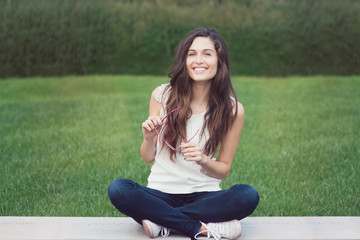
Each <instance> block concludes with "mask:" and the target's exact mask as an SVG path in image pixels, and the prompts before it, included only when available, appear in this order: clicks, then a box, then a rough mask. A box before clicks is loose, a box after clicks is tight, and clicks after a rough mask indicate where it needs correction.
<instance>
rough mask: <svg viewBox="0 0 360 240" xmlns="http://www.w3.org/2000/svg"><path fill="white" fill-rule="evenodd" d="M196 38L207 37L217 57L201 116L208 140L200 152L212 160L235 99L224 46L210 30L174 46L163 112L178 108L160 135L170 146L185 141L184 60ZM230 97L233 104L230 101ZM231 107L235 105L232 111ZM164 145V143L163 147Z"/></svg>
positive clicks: (188, 93) (187, 89) (187, 97)
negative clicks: (215, 68) (174, 51)
mask: <svg viewBox="0 0 360 240" xmlns="http://www.w3.org/2000/svg"><path fill="white" fill-rule="evenodd" d="M197 37H208V38H210V39H211V40H212V42H213V43H214V46H215V49H216V52H217V56H218V67H217V73H216V75H215V77H214V78H213V79H212V80H211V87H210V94H209V102H208V110H207V111H206V113H205V116H204V125H203V127H202V131H201V134H203V133H204V130H205V129H206V128H207V129H208V131H209V139H208V140H207V142H206V144H205V146H204V148H203V152H204V154H206V155H208V156H211V157H213V156H214V155H215V153H216V151H217V149H218V148H219V146H220V145H221V143H222V141H223V139H224V137H225V135H226V133H227V132H228V130H229V129H230V127H231V125H232V123H233V122H234V120H235V117H236V115H237V97H236V93H235V90H234V88H233V86H232V84H231V80H230V67H229V54H228V50H227V46H226V43H225V42H224V40H223V39H222V37H221V36H220V35H219V34H218V33H217V32H216V31H215V30H214V29H211V28H198V29H195V30H192V31H191V32H189V33H188V34H187V35H186V36H185V38H184V39H183V40H182V41H181V42H180V44H179V45H178V47H177V51H176V55H175V60H174V63H173V65H172V67H171V70H170V73H169V75H168V76H169V77H170V78H171V81H170V85H169V86H168V88H169V89H168V90H169V98H168V101H167V104H166V112H170V111H171V110H172V109H175V108H178V107H179V108H180V109H179V110H178V111H175V112H174V113H173V114H171V115H170V116H169V117H168V119H167V122H166V124H165V126H164V129H163V135H164V137H165V139H167V141H168V142H169V143H170V144H171V145H173V146H177V145H179V144H180V142H181V140H182V141H186V139H187V136H186V123H187V120H188V119H189V118H190V117H191V115H192V111H191V108H190V103H191V100H192V97H193V92H192V84H193V80H192V79H191V78H190V76H189V74H188V72H187V69H186V57H187V54H188V50H189V48H190V46H191V44H192V42H193V41H194V39H195V38H197ZM231 96H232V97H233V98H234V100H235V101H234V100H233V99H231ZM234 105H236V107H235V108H234ZM190 137H191V136H190ZM164 146H165V144H163V147H164ZM169 150H170V149H169ZM174 155H175V152H174V151H172V150H170V158H171V160H173V158H174Z"/></svg>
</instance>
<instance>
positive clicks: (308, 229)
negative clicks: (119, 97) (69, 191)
mask: <svg viewBox="0 0 360 240" xmlns="http://www.w3.org/2000/svg"><path fill="white" fill-rule="evenodd" d="M241 223H242V227H243V234H242V236H241V237H240V239H249V240H250V239H251V240H275V239H276V240H308V239H314V240H327V239H331V240H336V239H339V240H340V239H347V240H349V239H360V217H248V218H246V219H243V220H241ZM5 239H6V240H13V239H17V240H35V239H36V240H51V239H54V240H58V239H61V240H64V239H68V240H80V239H81V240H100V239H102V240H107V239H119V240H120V239H122V240H123V239H126V240H145V239H146V240H148V239H149V238H148V237H147V236H146V235H145V233H144V231H143V229H142V227H141V226H140V225H139V224H137V223H136V222H135V221H133V220H132V219H131V218H106V217H0V240H5ZM160 239H161V238H160ZM172 239H174V240H180V239H189V238H188V237H185V236H182V235H179V234H176V233H175V234H174V233H172V234H170V236H169V237H168V238H166V240H172ZM164 240H165V239H164Z"/></svg>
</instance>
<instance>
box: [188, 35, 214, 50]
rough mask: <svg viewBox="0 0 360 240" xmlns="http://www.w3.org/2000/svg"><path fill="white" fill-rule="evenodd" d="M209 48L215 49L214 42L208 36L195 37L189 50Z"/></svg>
mask: <svg viewBox="0 0 360 240" xmlns="http://www.w3.org/2000/svg"><path fill="white" fill-rule="evenodd" d="M204 49H211V50H213V51H215V46H214V42H213V41H212V40H211V39H210V38H208V37H197V38H195V39H194V41H193V42H192V44H191V46H190V47H189V50H204Z"/></svg>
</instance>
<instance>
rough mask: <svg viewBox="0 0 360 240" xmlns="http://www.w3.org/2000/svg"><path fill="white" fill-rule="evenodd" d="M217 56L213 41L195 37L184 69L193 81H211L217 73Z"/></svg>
mask: <svg viewBox="0 0 360 240" xmlns="http://www.w3.org/2000/svg"><path fill="white" fill-rule="evenodd" d="M217 66H218V56H217V52H216V50H215V46H214V43H213V41H212V40H211V39H210V38H208V37H197V38H195V39H194V41H193V43H192V44H191V46H190V48H189V51H188V54H187V57H186V69H187V71H188V74H189V76H190V77H191V79H192V80H194V81H207V80H210V79H213V78H214V77H215V75H216V72H217Z"/></svg>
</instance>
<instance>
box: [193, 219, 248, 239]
mask: <svg viewBox="0 0 360 240" xmlns="http://www.w3.org/2000/svg"><path fill="white" fill-rule="evenodd" d="M201 224H202V225H203V226H204V227H205V228H206V230H204V231H201V232H199V233H197V234H196V235H195V239H209V238H210V237H213V238H215V239H216V240H219V239H221V238H226V239H231V240H235V239H238V237H240V235H241V224H240V221H239V220H232V221H228V222H219V223H208V224H207V225H206V224H205V223H201ZM203 233H207V236H206V237H205V236H201V235H202V234H203Z"/></svg>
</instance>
